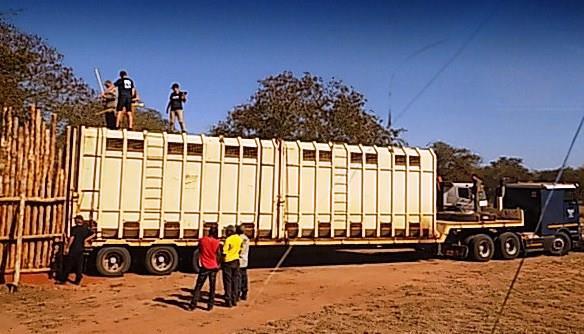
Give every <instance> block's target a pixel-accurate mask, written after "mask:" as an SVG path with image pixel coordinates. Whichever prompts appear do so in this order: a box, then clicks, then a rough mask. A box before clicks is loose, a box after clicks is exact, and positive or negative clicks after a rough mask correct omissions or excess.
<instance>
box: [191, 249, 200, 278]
mask: <svg viewBox="0 0 584 334" xmlns="http://www.w3.org/2000/svg"><path fill="white" fill-rule="evenodd" d="M192 264H193V271H194V272H195V274H198V273H199V271H200V270H201V267H200V266H199V249H198V248H197V249H195V251H194V252H193V263H192Z"/></svg>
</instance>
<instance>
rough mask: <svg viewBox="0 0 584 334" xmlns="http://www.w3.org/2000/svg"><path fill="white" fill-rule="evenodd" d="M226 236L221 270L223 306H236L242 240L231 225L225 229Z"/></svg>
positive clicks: (239, 279)
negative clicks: (223, 292)
mask: <svg viewBox="0 0 584 334" xmlns="http://www.w3.org/2000/svg"><path fill="white" fill-rule="evenodd" d="M225 233H226V236H227V238H226V239H225V245H223V264H222V265H221V270H222V273H223V289H225V294H224V295H225V306H227V307H232V306H237V301H238V300H239V296H238V293H239V283H240V281H241V278H240V277H239V255H240V252H241V246H242V241H241V238H240V237H239V235H237V234H235V227H234V226H233V225H229V226H227V228H226V229H225Z"/></svg>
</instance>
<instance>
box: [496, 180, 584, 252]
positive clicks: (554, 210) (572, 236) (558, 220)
mask: <svg viewBox="0 0 584 334" xmlns="http://www.w3.org/2000/svg"><path fill="white" fill-rule="evenodd" d="M577 188H578V185H577V184H551V183H515V184H508V185H506V186H505V193H504V196H503V207H504V208H505V209H515V208H520V209H522V210H523V211H524V213H525V226H524V228H523V230H522V232H523V233H524V235H525V236H528V238H527V239H526V248H527V250H528V251H536V250H545V251H548V252H552V253H553V252H554V250H556V251H557V249H555V248H558V247H559V246H562V245H561V244H562V243H569V244H570V245H569V246H571V247H567V248H572V247H573V246H577V245H580V244H581V243H582V242H581V239H582V235H581V226H580V221H579V208H578V201H577V197H576V189H577ZM565 237H567V240H562V239H566V238H565Z"/></svg>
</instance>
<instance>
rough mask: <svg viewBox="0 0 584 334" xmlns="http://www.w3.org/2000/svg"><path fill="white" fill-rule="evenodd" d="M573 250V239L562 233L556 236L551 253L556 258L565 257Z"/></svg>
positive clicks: (551, 245) (550, 247)
mask: <svg viewBox="0 0 584 334" xmlns="http://www.w3.org/2000/svg"><path fill="white" fill-rule="evenodd" d="M571 249H572V239H570V237H569V236H568V235H567V234H566V233H564V232H560V233H558V234H556V235H554V238H553V240H552V242H551V244H550V246H549V250H548V251H549V253H550V254H551V255H555V256H564V255H566V254H568V252H569V251H570V250H571Z"/></svg>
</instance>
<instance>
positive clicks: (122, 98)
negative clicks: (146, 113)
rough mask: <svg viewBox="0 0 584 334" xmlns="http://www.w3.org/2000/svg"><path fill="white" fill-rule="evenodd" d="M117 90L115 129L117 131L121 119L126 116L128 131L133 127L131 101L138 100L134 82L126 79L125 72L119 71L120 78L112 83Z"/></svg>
mask: <svg viewBox="0 0 584 334" xmlns="http://www.w3.org/2000/svg"><path fill="white" fill-rule="evenodd" d="M114 86H116V88H117V89H118V104H117V107H116V111H117V112H118V115H117V117H116V127H117V128H118V129H119V128H120V126H121V125H122V117H123V116H128V129H130V130H132V128H133V127H134V115H133V114H132V100H137V99H138V94H137V93H136V87H135V86H134V81H133V80H132V79H130V78H129V77H128V73H127V72H126V71H120V78H119V79H118V80H117V81H116V82H115V83H114Z"/></svg>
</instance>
